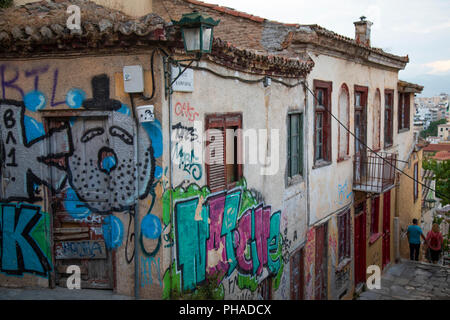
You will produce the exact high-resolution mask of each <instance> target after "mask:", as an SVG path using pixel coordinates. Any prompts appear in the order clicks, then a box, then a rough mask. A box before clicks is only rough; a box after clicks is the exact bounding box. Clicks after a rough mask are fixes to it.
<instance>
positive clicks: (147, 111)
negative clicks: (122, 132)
mask: <svg viewBox="0 0 450 320" xmlns="http://www.w3.org/2000/svg"><path fill="white" fill-rule="evenodd" d="M154 109H155V107H154V106H153V105H146V106H140V107H137V108H136V110H137V117H138V120H139V122H152V121H155V113H154Z"/></svg>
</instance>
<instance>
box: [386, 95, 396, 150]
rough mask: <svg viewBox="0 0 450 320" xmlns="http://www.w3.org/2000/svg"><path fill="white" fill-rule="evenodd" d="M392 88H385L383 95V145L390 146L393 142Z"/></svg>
mask: <svg viewBox="0 0 450 320" xmlns="http://www.w3.org/2000/svg"><path fill="white" fill-rule="evenodd" d="M393 116H394V90H389V89H386V90H385V95H384V146H385V147H390V146H392V145H393V143H394V139H393V135H394V121H393Z"/></svg>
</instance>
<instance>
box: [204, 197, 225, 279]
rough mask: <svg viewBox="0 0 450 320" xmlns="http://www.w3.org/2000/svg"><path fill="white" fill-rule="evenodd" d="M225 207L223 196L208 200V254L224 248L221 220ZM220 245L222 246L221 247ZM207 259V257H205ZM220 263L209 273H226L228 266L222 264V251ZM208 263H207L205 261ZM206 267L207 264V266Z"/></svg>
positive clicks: (223, 258)
mask: <svg viewBox="0 0 450 320" xmlns="http://www.w3.org/2000/svg"><path fill="white" fill-rule="evenodd" d="M224 207H225V196H219V197H215V198H211V199H210V200H209V214H210V220H211V222H210V225H209V239H208V240H207V242H206V250H207V251H208V252H209V251H211V250H215V249H220V248H221V247H222V248H224V247H225V237H222V235H221V234H222V220H223V212H224ZM221 243H222V246H221ZM207 257H208V255H207ZM221 258H222V259H221V261H219V264H218V265H217V266H216V267H215V268H210V270H209V272H210V273H212V272H215V271H222V272H227V271H228V264H225V263H223V262H222V261H226V252H225V250H223V251H222V257H221ZM206 263H208V261H206ZM207 265H208V264H207Z"/></svg>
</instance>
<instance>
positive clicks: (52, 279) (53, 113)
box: [39, 109, 117, 292]
mask: <svg viewBox="0 0 450 320" xmlns="http://www.w3.org/2000/svg"><path fill="white" fill-rule="evenodd" d="M39 113H40V114H41V117H42V122H43V125H44V131H45V132H46V133H47V132H48V131H49V123H50V121H57V120H67V119H70V118H72V117H85V118H103V119H105V118H106V119H107V122H108V123H111V121H112V114H113V112H112V111H97V110H94V111H91V110H84V109H83V110H67V109H60V110H39ZM49 151H50V146H49V143H45V144H44V154H48V153H49ZM66 183H67V182H66ZM52 197H53V194H52V193H51V192H50V190H49V189H48V188H44V199H43V207H44V208H45V210H46V212H48V213H49V216H50V247H51V251H52V255H51V260H52V267H53V268H52V270H51V271H50V272H49V277H48V285H49V288H52V289H53V288H56V273H57V270H56V259H55V256H56V255H55V239H54V208H53V205H52V204H53V201H52ZM109 253H110V254H111V264H112V266H111V267H112V270H111V272H112V283H113V287H112V289H109V290H112V291H113V292H116V290H117V270H116V250H109Z"/></svg>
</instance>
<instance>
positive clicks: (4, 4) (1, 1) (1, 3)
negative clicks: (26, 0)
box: [0, 0, 14, 8]
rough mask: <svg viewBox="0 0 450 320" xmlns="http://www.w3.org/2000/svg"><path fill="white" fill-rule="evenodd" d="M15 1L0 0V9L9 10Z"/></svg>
mask: <svg viewBox="0 0 450 320" xmlns="http://www.w3.org/2000/svg"><path fill="white" fill-rule="evenodd" d="M13 2H14V0H0V8H9V7H10V6H11V5H12V4H13Z"/></svg>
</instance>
